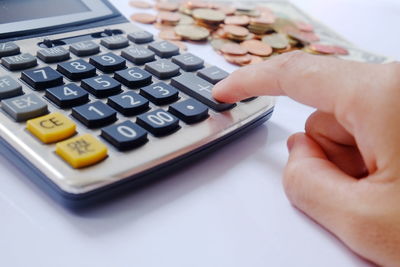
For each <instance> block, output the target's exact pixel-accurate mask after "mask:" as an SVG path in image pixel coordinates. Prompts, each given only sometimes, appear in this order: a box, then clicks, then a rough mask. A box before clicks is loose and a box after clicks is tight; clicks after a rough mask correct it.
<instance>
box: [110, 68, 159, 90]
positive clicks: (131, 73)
mask: <svg viewBox="0 0 400 267" xmlns="http://www.w3.org/2000/svg"><path fill="white" fill-rule="evenodd" d="M114 79H116V80H117V81H120V82H121V83H123V85H125V86H126V87H129V88H138V87H141V86H144V85H148V84H150V83H151V79H152V77H151V74H150V73H148V72H147V71H145V70H142V69H141V68H138V67H133V68H130V69H126V70H120V71H117V72H116V73H115V75H114Z"/></svg>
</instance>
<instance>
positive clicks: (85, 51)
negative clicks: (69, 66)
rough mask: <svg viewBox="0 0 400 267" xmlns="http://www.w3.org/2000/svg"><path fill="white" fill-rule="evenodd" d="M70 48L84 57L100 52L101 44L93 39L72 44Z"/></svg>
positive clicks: (77, 54)
mask: <svg viewBox="0 0 400 267" xmlns="http://www.w3.org/2000/svg"><path fill="white" fill-rule="evenodd" d="M69 50H70V51H71V52H72V53H74V54H75V55H76V56H78V57H84V56H91V55H95V54H97V53H99V52H100V46H99V45H98V44H96V43H95V42H93V41H83V42H79V43H74V44H72V45H70V47H69Z"/></svg>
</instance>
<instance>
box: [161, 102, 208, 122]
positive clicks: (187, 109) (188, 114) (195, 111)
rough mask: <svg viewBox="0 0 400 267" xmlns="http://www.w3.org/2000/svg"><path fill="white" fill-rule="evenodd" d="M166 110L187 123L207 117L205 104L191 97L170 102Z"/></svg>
mask: <svg viewBox="0 0 400 267" xmlns="http://www.w3.org/2000/svg"><path fill="white" fill-rule="evenodd" d="M168 111H169V112H170V113H172V114H173V115H175V116H177V117H178V118H179V119H181V120H182V121H184V122H185V123H187V124H193V123H197V122H200V121H203V120H205V119H207V118H208V117H209V115H208V108H207V106H205V105H204V104H202V103H200V102H199V101H197V100H194V99H192V98H189V99H186V100H184V101H181V102H178V103H175V104H172V105H171V106H169V109H168Z"/></svg>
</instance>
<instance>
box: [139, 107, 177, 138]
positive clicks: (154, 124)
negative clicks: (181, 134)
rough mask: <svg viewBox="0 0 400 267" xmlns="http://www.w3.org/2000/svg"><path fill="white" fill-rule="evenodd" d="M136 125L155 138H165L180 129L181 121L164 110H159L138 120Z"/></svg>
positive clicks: (141, 116) (143, 115)
mask: <svg viewBox="0 0 400 267" xmlns="http://www.w3.org/2000/svg"><path fill="white" fill-rule="evenodd" d="M136 123H137V124H139V125H140V126H142V127H143V128H145V129H146V130H148V131H149V132H150V133H152V134H153V135H154V136H165V135H168V134H171V133H173V132H175V131H176V130H178V129H179V128H180V126H179V120H178V119H177V118H176V117H175V116H174V115H172V114H171V113H168V112H166V111H165V110H163V109H157V110H154V111H151V112H148V113H145V114H142V115H139V116H138V117H137V119H136Z"/></svg>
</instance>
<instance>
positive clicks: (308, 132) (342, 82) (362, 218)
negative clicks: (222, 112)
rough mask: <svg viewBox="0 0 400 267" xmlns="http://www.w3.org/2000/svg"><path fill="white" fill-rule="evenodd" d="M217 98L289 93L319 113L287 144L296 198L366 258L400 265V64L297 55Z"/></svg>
mask: <svg viewBox="0 0 400 267" xmlns="http://www.w3.org/2000/svg"><path fill="white" fill-rule="evenodd" d="M213 95H214V97H215V98H216V99H218V100H220V101H223V102H237V101H239V100H242V99H246V98H249V97H252V96H261V95H287V96H289V97H291V98H293V99H294V100H296V101H299V102H301V103H303V104H306V105H309V106H313V107H315V108H317V111H316V112H315V113H313V114H312V115H311V116H310V117H309V118H308V120H307V122H306V126H305V133H297V134H294V135H293V136H291V137H290V138H289V139H288V142H287V144H288V148H289V151H290V155H289V160H288V163H287V166H286V168H285V173H284V179H283V183H284V188H285V192H286V194H287V196H288V198H289V200H290V201H291V203H292V204H293V205H294V206H296V207H297V208H299V209H300V210H302V211H303V212H305V213H306V214H308V215H309V216H310V217H312V218H313V219H314V220H316V221H317V222H319V223H320V224H321V225H322V226H324V227H325V228H326V229H328V230H329V231H331V232H332V233H333V234H335V235H336V236H337V237H338V238H339V239H341V240H342V241H343V242H344V243H345V244H346V245H347V246H348V247H349V248H350V249H352V250H353V251H354V252H356V253H357V254H359V255H360V256H362V257H364V258H366V259H368V260H371V261H373V262H375V263H376V264H378V265H382V266H400V164H399V162H400V64H399V63H392V64H386V65H375V64H365V63H356V62H350V61H344V60H339V59H334V58H328V57H321V56H311V55H307V54H305V53H301V52H295V53H289V54H285V55H281V56H278V57H274V58H273V59H271V60H268V61H266V62H263V63H260V64H257V65H252V66H248V67H245V68H241V69H239V70H237V71H235V72H234V73H233V74H231V75H230V76H229V77H228V78H227V79H225V80H223V81H221V82H220V83H218V84H217V85H216V86H215V88H214V90H213Z"/></svg>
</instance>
